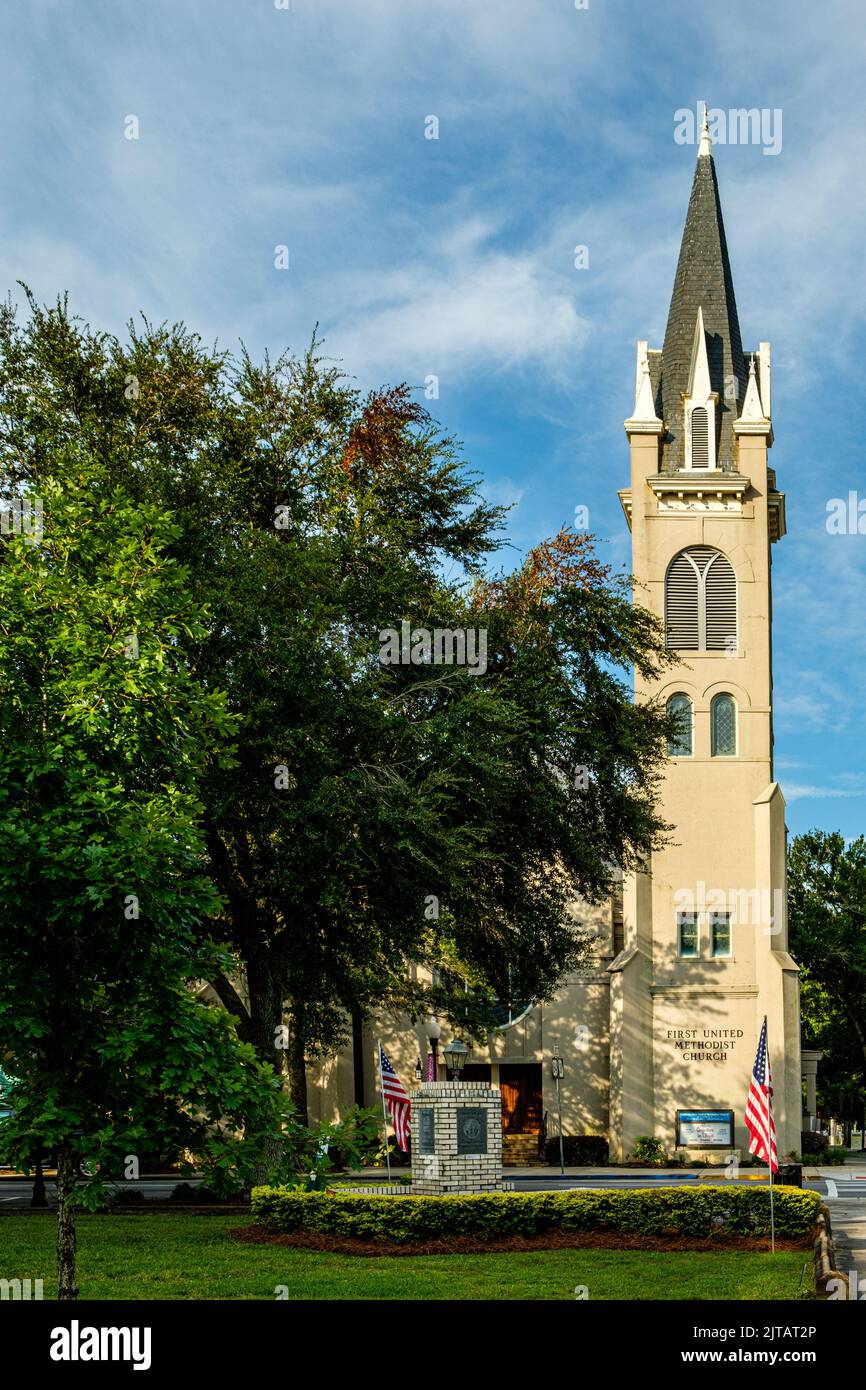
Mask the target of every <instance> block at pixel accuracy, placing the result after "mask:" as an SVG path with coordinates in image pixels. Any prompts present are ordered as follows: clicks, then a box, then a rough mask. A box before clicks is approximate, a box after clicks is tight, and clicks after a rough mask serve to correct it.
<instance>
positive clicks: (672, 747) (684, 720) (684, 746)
mask: <svg viewBox="0 0 866 1390" xmlns="http://www.w3.org/2000/svg"><path fill="white" fill-rule="evenodd" d="M666 708H667V712H668V714H669V715H670V716H671V718H674V719H676V721H677V731H676V733H675V734H674V736H673V737H672V738H670V739H668V757H669V758H690V757H691V756H692V702H691V700H690V699H689V697H688V695H684V694H683V693H682V691H678V692H677V694H676V695H672V696H671V697H670V699H669V700H668V702H667V706H666Z"/></svg>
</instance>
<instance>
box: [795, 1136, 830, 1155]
mask: <svg viewBox="0 0 866 1390" xmlns="http://www.w3.org/2000/svg"><path fill="white" fill-rule="evenodd" d="M826 1148H827V1136H826V1134H816V1133H814V1132H813V1131H812V1130H808V1129H804V1130H803V1132H802V1134H801V1135H800V1149H801V1152H802V1154H803V1157H804V1158H806V1157H809V1158H811V1157H812V1156H813V1155H814V1154H822V1153H824V1152H825V1151H826Z"/></svg>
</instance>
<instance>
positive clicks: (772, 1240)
mask: <svg viewBox="0 0 866 1390" xmlns="http://www.w3.org/2000/svg"><path fill="white" fill-rule="evenodd" d="M769 1164H770V1253H771V1254H772V1255H775V1253H776V1217H775V1213H774V1211H773V1150H772V1148H771V1149H770V1152H769Z"/></svg>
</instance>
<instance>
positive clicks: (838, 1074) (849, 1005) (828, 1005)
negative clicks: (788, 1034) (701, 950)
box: [788, 830, 866, 1123]
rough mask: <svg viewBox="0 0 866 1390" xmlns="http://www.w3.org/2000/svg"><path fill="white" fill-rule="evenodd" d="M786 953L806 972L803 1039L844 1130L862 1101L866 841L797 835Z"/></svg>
mask: <svg viewBox="0 0 866 1390" xmlns="http://www.w3.org/2000/svg"><path fill="white" fill-rule="evenodd" d="M788 903H789V908H788V911H789V922H790V941H791V953H792V955H793V956H794V958H795V960H796V961H797V962H798V963H799V964H800V966H801V967H802V970H803V991H802V1015H803V1026H804V1034H805V1037H806V1040H807V1042H808V1043H809V1044H810V1046H812V1047H817V1048H820V1049H821V1050H822V1051H823V1052H824V1058H823V1060H822V1062H821V1065H820V1068H819V1080H820V1083H821V1090H822V1095H823V1096H824V1098H825V1103H827V1104H828V1105H829V1107H830V1108H831V1109H832V1113H835V1114H836V1115H840V1116H842V1117H843V1118H845V1120H846V1123H850V1121H851V1120H852V1119H860V1118H861V1117H862V1108H863V1103H864V1100H866V839H864V837H863V836H862V835H861V836H859V837H858V838H857V839H856V840H852V841H851V842H850V843H849V842H847V841H846V840H845V837H844V836H843V835H842V834H841V833H840V832H839V831H824V830H810V831H807V832H806V833H805V834H803V835H797V836H796V837H795V838H794V840H793V841H792V843H791V847H790V851H789V857H788Z"/></svg>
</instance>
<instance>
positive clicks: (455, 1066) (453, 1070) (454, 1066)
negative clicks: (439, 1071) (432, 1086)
mask: <svg viewBox="0 0 866 1390" xmlns="http://www.w3.org/2000/svg"><path fill="white" fill-rule="evenodd" d="M443 1054H444V1057H445V1066H446V1067H447V1069H448V1079H449V1081H459V1080H460V1073H461V1072H462V1070H463V1068H464V1067H465V1065H466V1058H467V1057H468V1056H469V1048H468V1047H467V1046H466V1044H465V1043H462V1042H458V1041H457V1039H456V1038H454V1039H452V1041H451V1042H450V1043H449V1044H448V1046H447V1047H446V1048H444V1049H443Z"/></svg>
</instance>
